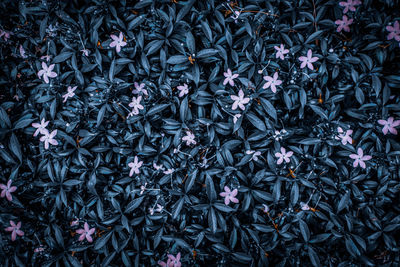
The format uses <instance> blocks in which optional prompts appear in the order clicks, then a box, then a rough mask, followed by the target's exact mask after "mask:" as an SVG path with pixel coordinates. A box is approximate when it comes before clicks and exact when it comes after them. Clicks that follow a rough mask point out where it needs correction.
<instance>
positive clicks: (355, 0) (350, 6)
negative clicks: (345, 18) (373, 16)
mask: <svg viewBox="0 0 400 267" xmlns="http://www.w3.org/2000/svg"><path fill="white" fill-rule="evenodd" d="M339 5H340V6H344V10H343V14H346V13H347V11H349V10H350V11H356V6H357V5H361V1H360V0H347V2H339Z"/></svg>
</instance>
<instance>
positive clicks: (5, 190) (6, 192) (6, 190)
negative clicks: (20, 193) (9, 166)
mask: <svg viewBox="0 0 400 267" xmlns="http://www.w3.org/2000/svg"><path fill="white" fill-rule="evenodd" d="M11 183H12V180H11V179H10V180H8V182H7V185H5V184H0V189H1V190H2V191H1V195H0V196H1V197H6V198H7V200H8V201H12V195H11V193H12V192H15V190H17V187H16V186H11Z"/></svg>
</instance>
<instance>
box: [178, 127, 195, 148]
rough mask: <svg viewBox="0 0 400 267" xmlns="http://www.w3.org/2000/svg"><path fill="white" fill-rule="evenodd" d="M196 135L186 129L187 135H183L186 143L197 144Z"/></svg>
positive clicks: (188, 144)
mask: <svg viewBox="0 0 400 267" xmlns="http://www.w3.org/2000/svg"><path fill="white" fill-rule="evenodd" d="M194 138H195V136H194V134H193V133H192V132H190V131H186V136H184V137H182V141H186V145H187V146H190V145H191V144H193V145H195V144H197V142H196V140H194Z"/></svg>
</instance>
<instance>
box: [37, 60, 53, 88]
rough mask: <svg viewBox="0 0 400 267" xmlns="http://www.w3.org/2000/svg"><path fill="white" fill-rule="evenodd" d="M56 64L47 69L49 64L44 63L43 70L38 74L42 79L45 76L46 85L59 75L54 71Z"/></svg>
mask: <svg viewBox="0 0 400 267" xmlns="http://www.w3.org/2000/svg"><path fill="white" fill-rule="evenodd" d="M54 66H55V64H51V65H50V66H49V67H47V64H46V63H44V62H42V69H41V70H39V72H38V77H39V78H41V77H42V76H43V80H44V82H45V83H49V77H50V78H55V77H57V73H55V72H54V71H53V69H54Z"/></svg>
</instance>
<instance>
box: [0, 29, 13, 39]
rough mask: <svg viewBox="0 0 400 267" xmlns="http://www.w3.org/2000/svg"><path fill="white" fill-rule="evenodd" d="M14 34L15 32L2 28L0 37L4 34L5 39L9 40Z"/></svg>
mask: <svg viewBox="0 0 400 267" xmlns="http://www.w3.org/2000/svg"><path fill="white" fill-rule="evenodd" d="M12 34H14V33H12V32H7V31H3V30H0V37H2V36H4V37H3V38H4V41H7V40H8V39H9V38H10V35H12Z"/></svg>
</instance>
